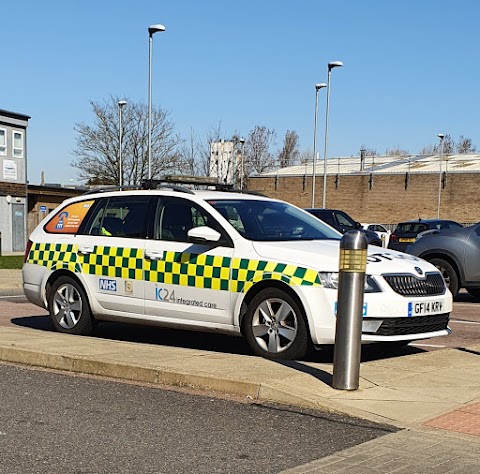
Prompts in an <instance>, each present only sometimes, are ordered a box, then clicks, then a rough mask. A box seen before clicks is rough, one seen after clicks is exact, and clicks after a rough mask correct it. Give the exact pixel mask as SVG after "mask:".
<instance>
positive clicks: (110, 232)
mask: <svg viewBox="0 0 480 474" xmlns="http://www.w3.org/2000/svg"><path fill="white" fill-rule="evenodd" d="M149 202H150V197H149V196H119V197H112V198H108V199H105V200H104V201H103V202H102V203H101V205H100V206H98V207H97V208H96V210H95V211H94V214H93V216H92V219H91V220H90V223H89V225H88V227H87V229H86V231H85V233H86V234H89V235H102V236H106V237H126V238H133V239H137V238H142V237H144V236H145V223H146V216H147V212H148V204H149Z"/></svg>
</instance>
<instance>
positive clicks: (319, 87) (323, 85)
mask: <svg viewBox="0 0 480 474" xmlns="http://www.w3.org/2000/svg"><path fill="white" fill-rule="evenodd" d="M323 87H327V84H325V83H323V82H321V83H320V84H315V90H317V91H318V90H319V89H322V88H323Z"/></svg>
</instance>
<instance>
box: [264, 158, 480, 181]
mask: <svg viewBox="0 0 480 474" xmlns="http://www.w3.org/2000/svg"><path fill="white" fill-rule="evenodd" d="M361 161H362V160H361V158H360V157H359V156H355V157H340V158H329V159H327V174H329V175H332V174H343V175H347V174H348V175H362V174H366V175H369V174H370V173H373V174H401V173H407V172H410V173H438V172H439V171H440V156H439V155H410V156H367V157H365V158H364V159H363V165H362V162H361ZM442 171H446V172H447V173H480V155H478V154H462V155H444V156H443V159H442ZM323 173H324V161H323V160H318V161H317V163H316V165H315V174H316V175H317V176H322V175H323ZM312 174H313V163H312V162H308V163H304V164H301V165H294V166H288V167H286V168H279V169H277V170H274V171H268V172H266V173H262V174H260V175H258V176H304V175H306V176H311V175H312Z"/></svg>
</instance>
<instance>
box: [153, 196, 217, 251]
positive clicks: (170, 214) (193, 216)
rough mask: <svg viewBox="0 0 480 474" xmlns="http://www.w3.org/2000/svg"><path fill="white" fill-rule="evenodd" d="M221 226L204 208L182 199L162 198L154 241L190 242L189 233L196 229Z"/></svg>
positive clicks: (156, 219) (156, 218)
mask: <svg viewBox="0 0 480 474" xmlns="http://www.w3.org/2000/svg"><path fill="white" fill-rule="evenodd" d="M201 226H209V227H212V228H213V229H215V230H219V225H218V224H217V222H216V221H215V220H214V219H213V217H212V216H210V215H209V214H208V213H207V212H206V211H205V210H204V209H203V208H201V207H200V206H198V205H197V204H195V203H194V202H191V201H188V200H186V199H181V198H173V197H172V198H161V199H160V200H159V201H158V206H157V211H156V213H155V225H154V239H155V240H168V241H174V242H188V235H187V233H188V231H189V230H190V229H193V228H194V227H201Z"/></svg>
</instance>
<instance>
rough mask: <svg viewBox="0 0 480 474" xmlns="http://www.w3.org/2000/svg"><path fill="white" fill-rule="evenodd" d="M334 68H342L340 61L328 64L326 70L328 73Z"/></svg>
mask: <svg viewBox="0 0 480 474" xmlns="http://www.w3.org/2000/svg"><path fill="white" fill-rule="evenodd" d="M334 67H343V63H342V61H332V62H331V63H328V70H329V71H330V70H331V69H333V68H334Z"/></svg>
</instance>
